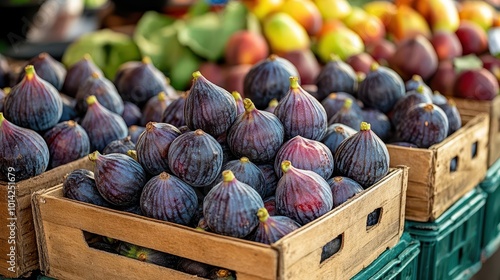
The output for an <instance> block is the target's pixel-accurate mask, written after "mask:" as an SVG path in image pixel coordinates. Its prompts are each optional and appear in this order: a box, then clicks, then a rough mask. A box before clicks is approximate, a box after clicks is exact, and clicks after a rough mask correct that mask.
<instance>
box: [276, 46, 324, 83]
mask: <svg viewBox="0 0 500 280" xmlns="http://www.w3.org/2000/svg"><path fill="white" fill-rule="evenodd" d="M282 57H283V58H284V59H286V60H288V61H290V62H291V63H292V64H293V65H294V66H295V67H296V68H297V71H298V72H299V77H300V82H301V83H302V84H314V83H315V82H316V77H317V76H318V74H319V72H320V71H321V66H320V64H319V62H318V59H316V56H314V53H313V51H312V50H311V49H309V48H308V49H301V50H293V51H289V52H285V53H283V54H282Z"/></svg>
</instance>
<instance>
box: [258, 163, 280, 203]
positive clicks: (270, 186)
mask: <svg viewBox="0 0 500 280" xmlns="http://www.w3.org/2000/svg"><path fill="white" fill-rule="evenodd" d="M257 167H258V168H259V169H260V170H261V171H262V174H264V180H265V182H266V195H265V196H264V197H270V196H274V193H275V192H276V186H277V185H278V180H279V178H278V175H276V172H274V164H272V163H261V164H257Z"/></svg>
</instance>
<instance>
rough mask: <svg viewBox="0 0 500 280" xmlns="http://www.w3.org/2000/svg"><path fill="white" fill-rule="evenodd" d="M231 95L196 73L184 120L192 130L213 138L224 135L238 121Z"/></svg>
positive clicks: (186, 102) (185, 105) (187, 99)
mask: <svg viewBox="0 0 500 280" xmlns="http://www.w3.org/2000/svg"><path fill="white" fill-rule="evenodd" d="M236 117H237V115H236V101H235V100H234V98H233V96H232V95H231V93H229V92H228V91H227V90H225V89H224V88H221V87H219V86H217V85H215V84H214V83H212V82H210V81H209V80H207V79H206V78H205V77H203V75H202V74H201V73H200V72H199V71H196V72H194V73H193V84H192V86H191V89H190V90H189V94H188V96H187V98H186V101H185V104H184V120H185V122H186V125H187V126H188V127H189V129H191V130H196V129H201V130H203V131H205V132H206V133H208V134H210V135H212V136H213V137H218V136H220V135H222V134H224V133H225V132H226V131H227V130H228V129H229V127H230V126H231V124H232V123H233V122H234V120H235V119H236Z"/></svg>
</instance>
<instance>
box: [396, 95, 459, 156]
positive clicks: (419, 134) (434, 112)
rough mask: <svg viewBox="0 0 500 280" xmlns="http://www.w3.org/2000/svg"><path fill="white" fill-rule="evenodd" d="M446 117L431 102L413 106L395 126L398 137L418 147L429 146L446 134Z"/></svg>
mask: <svg viewBox="0 0 500 280" xmlns="http://www.w3.org/2000/svg"><path fill="white" fill-rule="evenodd" d="M448 127H449V125H448V117H446V114H445V113H444V111H443V110H442V109H441V108H439V107H438V106H437V105H434V104H432V103H421V104H418V105H415V106H413V107H412V108H411V109H410V110H409V111H408V113H407V114H406V115H405V116H404V117H403V118H402V119H401V122H400V123H399V125H398V126H397V127H396V133H397V136H398V138H399V139H400V140H401V141H404V142H410V143H414V144H415V145H417V146H418V147H419V148H429V147H430V146H432V145H434V144H437V143H440V142H441V141H443V140H444V139H445V138H446V136H447V135H448Z"/></svg>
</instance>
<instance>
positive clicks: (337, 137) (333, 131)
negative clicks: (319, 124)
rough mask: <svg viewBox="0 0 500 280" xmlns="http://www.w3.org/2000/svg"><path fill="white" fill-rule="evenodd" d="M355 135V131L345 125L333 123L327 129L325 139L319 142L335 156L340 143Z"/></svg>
mask: <svg viewBox="0 0 500 280" xmlns="http://www.w3.org/2000/svg"><path fill="white" fill-rule="evenodd" d="M355 133H356V130H354V129H353V128H351V127H349V126H347V125H345V124H341V123H333V124H331V125H329V126H328V127H327V129H326V134H325V137H323V139H322V140H321V142H322V143H323V144H325V146H327V147H328V149H330V152H331V153H332V155H335V152H336V151H337V148H338V147H339V145H340V143H342V141H344V139H346V138H348V137H349V136H352V135H354V134H355Z"/></svg>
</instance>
